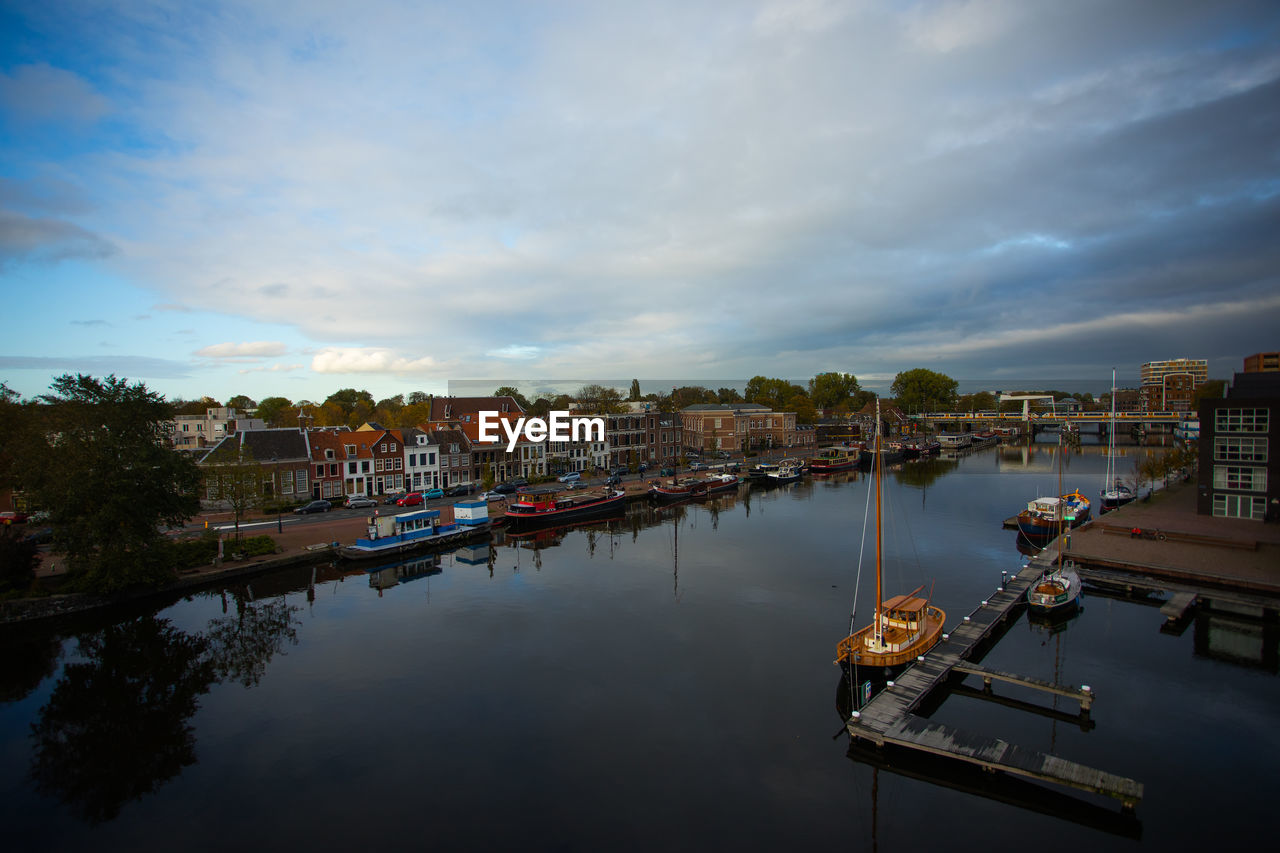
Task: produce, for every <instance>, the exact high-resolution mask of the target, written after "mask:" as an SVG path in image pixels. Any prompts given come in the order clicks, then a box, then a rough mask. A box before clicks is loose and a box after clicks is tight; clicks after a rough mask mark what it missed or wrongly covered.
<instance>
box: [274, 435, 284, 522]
mask: <svg viewBox="0 0 1280 853" xmlns="http://www.w3.org/2000/svg"><path fill="white" fill-rule="evenodd" d="M271 464H272V465H274V466H275V469H276V475H275V480H274V481H273V482H272V483H271V495H272V497H274V498H275V499H276V533H284V524H283V522H281V521H280V462H279V461H278V460H277V459H276V455H275V454H274V453H273V454H271Z"/></svg>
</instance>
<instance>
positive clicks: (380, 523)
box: [338, 501, 490, 560]
mask: <svg viewBox="0 0 1280 853" xmlns="http://www.w3.org/2000/svg"><path fill="white" fill-rule="evenodd" d="M489 526H490V522H489V505H488V503H487V502H485V501H462V502H461V503H457V504H454V506H453V521H451V522H447V523H441V521H440V510H438V509H421V510H417V511H415V512H403V513H400V514H399V515H384V516H377V515H375V516H373V517H371V518H370V519H369V527H368V531H367V535H366V536H364V537H362V538H359V539H357V540H356V541H355V544H353V545H346V546H344V547H343V548H341V549H340V550H339V551H338V553H339V554H340V555H341V556H343V557H345V558H346V559H348V560H367V559H371V558H374V557H379V558H385V557H386V556H387V555H398V554H407V553H411V552H413V551H420V550H425V549H428V548H432V547H435V546H438V545H444V544H447V543H452V544H456V543H459V542H460V541H463V540H466V539H470V538H472V537H475V536H479V535H481V534H483V535H486V536H487V535H488V531H489Z"/></svg>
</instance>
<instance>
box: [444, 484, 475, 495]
mask: <svg viewBox="0 0 1280 853" xmlns="http://www.w3.org/2000/svg"><path fill="white" fill-rule="evenodd" d="M469 494H471V485H470V484H468V483H459V484H457V485H456V486H450V487H449V488H447V489H445V490H444V496H445V497H447V498H456V497H459V496H461V495H469Z"/></svg>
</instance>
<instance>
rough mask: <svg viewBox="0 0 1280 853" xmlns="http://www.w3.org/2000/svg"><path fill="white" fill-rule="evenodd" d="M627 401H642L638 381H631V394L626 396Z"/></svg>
mask: <svg viewBox="0 0 1280 853" xmlns="http://www.w3.org/2000/svg"><path fill="white" fill-rule="evenodd" d="M627 399H628V400H630V401H631V402H633V403H636V402H639V401H640V400H641V399H643V398H642V397H641V396H640V380H639V379H632V380H631V393H630V394H628V395H627Z"/></svg>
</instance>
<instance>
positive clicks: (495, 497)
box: [480, 489, 507, 501]
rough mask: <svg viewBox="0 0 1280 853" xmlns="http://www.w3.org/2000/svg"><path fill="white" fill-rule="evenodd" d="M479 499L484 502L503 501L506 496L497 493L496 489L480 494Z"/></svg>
mask: <svg viewBox="0 0 1280 853" xmlns="http://www.w3.org/2000/svg"><path fill="white" fill-rule="evenodd" d="M480 497H481V498H483V499H484V500H486V501H504V500H506V499H507V496H506V494H504V493H502V492H499V491H497V490H496V489H495V490H493V491H490V492H481V493H480Z"/></svg>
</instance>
